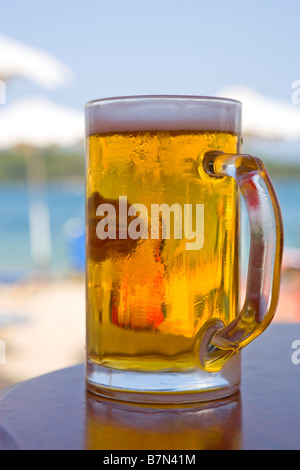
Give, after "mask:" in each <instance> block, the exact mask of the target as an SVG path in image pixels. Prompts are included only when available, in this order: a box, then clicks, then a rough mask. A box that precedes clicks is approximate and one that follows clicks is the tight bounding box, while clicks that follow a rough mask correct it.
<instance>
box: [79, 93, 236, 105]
mask: <svg viewBox="0 0 300 470" xmlns="http://www.w3.org/2000/svg"><path fill="white" fill-rule="evenodd" d="M135 100H136V101H143V100H144V101H148V100H168V101H176V100H180V101H211V102H215V103H221V102H224V103H232V104H235V105H238V106H242V102H241V101H239V100H237V99H234V98H226V97H222V96H205V95H124V96H109V97H106V98H98V99H94V100H89V101H87V102H86V103H85V105H84V107H85V108H89V107H92V106H96V105H97V104H105V103H106V102H107V103H109V102H114V103H115V102H117V101H121V102H123V101H135Z"/></svg>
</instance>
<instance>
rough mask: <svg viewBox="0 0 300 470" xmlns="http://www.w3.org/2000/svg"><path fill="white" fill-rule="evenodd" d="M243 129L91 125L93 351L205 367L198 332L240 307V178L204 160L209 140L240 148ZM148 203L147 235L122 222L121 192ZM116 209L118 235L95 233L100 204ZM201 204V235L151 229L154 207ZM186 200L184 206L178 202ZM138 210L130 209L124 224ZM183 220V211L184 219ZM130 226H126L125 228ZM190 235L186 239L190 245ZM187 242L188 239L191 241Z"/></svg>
mask: <svg viewBox="0 0 300 470" xmlns="http://www.w3.org/2000/svg"><path fill="white" fill-rule="evenodd" d="M239 141H240V136H239V134H238V133H235V132H221V131H218V130H216V131H212V130H208V131H205V130H200V131H196V130H192V131H189V130H186V129H184V130H180V129H179V130H171V131H169V130H167V127H166V130H150V131H144V130H143V131H135V132H129V131H125V132H115V133H113V132H106V133H94V134H91V135H89V136H88V140H87V156H88V162H87V186H86V224H87V227H86V234H87V252H86V253H87V267H86V269H87V359H88V362H89V363H92V364H95V365H99V366H101V367H103V368H109V369H114V370H121V371H144V372H145V371H146V372H167V371H169V372H187V371H194V370H196V369H197V368H198V367H199V351H198V346H199V345H198V343H197V340H198V333H199V330H200V328H201V327H202V326H203V325H204V323H205V322H206V321H207V320H209V319H210V318H219V319H221V320H222V321H223V322H224V323H225V325H227V324H228V323H229V322H231V321H232V320H233V319H234V318H235V317H236V316H237V314H238V309H239V299H238V292H239V266H238V264H239V261H238V260H239V241H238V236H239V198H238V195H237V188H236V183H235V181H234V179H233V178H226V177H223V178H212V177H211V176H209V175H208V174H207V173H206V172H205V171H204V169H203V157H204V154H205V152H207V151H208V150H221V151H223V152H228V153H237V151H238V149H239ZM124 196H126V198H127V204H128V206H127V207H130V205H134V204H143V206H145V207H146V208H147V213H148V224H147V228H148V232H147V235H146V236H145V237H144V238H137V239H132V238H130V237H129V236H128V232H127V237H125V236H126V233H125V232H126V230H125V232H124V223H123V227H121V226H120V220H119V217H118V213H119V212H118V209H119V205H120V202H119V201H120V197H124ZM103 203H104V204H110V205H111V206H112V207H113V208H114V209H115V213H116V214H117V215H116V219H115V224H116V230H115V233H114V235H115V238H109V237H106V238H105V239H100V238H99V237H98V236H97V224H99V221H100V220H101V217H100V216H97V208H98V207H99V205H100V204H103ZM162 203H164V204H167V205H168V207H171V208H172V207H175V206H174V204H175V205H177V206H176V207H182V214H184V210H183V209H184V205H189V207H191V208H192V209H193V212H192V225H193V229H195V227H196V225H197V221H196V211H195V210H194V208H196V205H197V204H198V205H199V204H202V205H203V208H204V218H203V227H202V230H203V243H202V246H201V247H199V249H194V248H195V247H194V246H192V241H191V240H190V239H187V238H186V237H185V231H184V230H183V229H182V231H181V233H182V238H179V237H177V238H175V236H174V223H175V221H174V218H175V216H174V217H173V219H172V216H173V215H174V214H173V213H172V211H171V212H170V219H169V221H170V225H171V228H170V231H169V237H168V238H163V237H162V225H163V219H162V214H160V231H159V235H158V237H156V238H155V239H153V238H151V233H152V232H151V224H152V223H153V220H152V219H151V208H152V207H153V205H155V204H159V205H161V204H162ZM178 205H179V206H178ZM133 220H134V217H133V216H132V215H131V216H128V217H127V222H126V224H127V226H126V227H125V229H128V225H129V224H130V223H131V222H132V221H133ZM181 222H182V225H184V220H183V219H182V220H181ZM124 233H125V235H124ZM187 243H189V245H187ZM187 247H190V248H191V249H187Z"/></svg>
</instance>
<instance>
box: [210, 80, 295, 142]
mask: <svg viewBox="0 0 300 470" xmlns="http://www.w3.org/2000/svg"><path fill="white" fill-rule="evenodd" d="M217 95H218V96H222V97H224V98H234V99H237V100H239V101H241V102H242V103H243V134H244V135H245V136H251V137H257V138H261V139H266V140H276V139H281V140H285V141H290V142H291V141H296V140H298V139H300V106H296V105H295V104H292V102H287V101H284V100H279V99H275V98H271V97H268V96H264V95H262V94H260V93H257V92H256V91H254V90H251V89H249V88H247V87H245V86H236V87H226V88H222V89H220V90H218V92H217Z"/></svg>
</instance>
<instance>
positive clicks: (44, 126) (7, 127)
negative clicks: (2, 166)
mask: <svg viewBox="0 0 300 470" xmlns="http://www.w3.org/2000/svg"><path fill="white" fill-rule="evenodd" d="M83 133H84V118H83V112H81V111H78V110H77V109H71V108H68V107H65V106H61V105H57V104H55V103H53V102H52V101H50V100H48V99H44V98H40V97H33V98H24V99H22V100H19V101H17V102H15V103H13V104H11V105H8V106H6V107H5V108H3V109H1V110H0V148H11V147H16V146H18V145H26V146H30V147H39V148H47V147H51V146H60V147H69V146H72V145H74V144H76V143H78V142H80V141H81V140H83Z"/></svg>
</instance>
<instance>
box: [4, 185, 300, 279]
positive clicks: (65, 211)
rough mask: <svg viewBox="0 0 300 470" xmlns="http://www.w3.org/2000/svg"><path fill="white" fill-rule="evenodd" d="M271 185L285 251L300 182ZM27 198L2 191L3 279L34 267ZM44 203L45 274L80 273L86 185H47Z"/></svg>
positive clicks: (290, 242) (297, 227)
mask: <svg viewBox="0 0 300 470" xmlns="http://www.w3.org/2000/svg"><path fill="white" fill-rule="evenodd" d="M273 183H274V186H275V188H276V192H277V195H278V198H279V201H280V204H281V208H282V215H283V221H284V228H285V246H287V247H294V248H300V180H298V179H290V180H287V179H286V180H285V179H283V180H280V179H278V180H273ZM37 197H39V195H38V194H37ZM31 199H32V195H30V193H29V192H28V188H27V187H26V185H25V184H6V185H3V184H2V185H1V187H0V277H1V280H14V279H16V278H17V277H18V276H23V275H24V274H26V273H30V272H32V270H34V269H35V267H36V266H35V265H34V264H33V261H32V256H31V249H30V246H31V244H30V230H29V215H28V209H29V205H30V200H31ZM43 200H44V202H45V204H46V206H47V208H48V212H49V222H50V233H51V260H50V263H49V265H48V266H47V271H48V272H52V273H54V274H59V275H61V274H64V273H68V272H71V271H73V270H74V269H75V270H79V271H83V270H84V253H83V243H82V240H83V238H82V237H83V236H82V232H83V229H84V226H83V224H84V204H85V201H84V185H83V184H82V183H72V184H59V183H55V184H54V183H53V184H48V186H47V189H46V192H44V193H43ZM242 220H244V221H245V220H246V216H244V215H243V218H242ZM243 225H245V223H244V222H243ZM243 225H242V228H243ZM74 227H75V228H76V230H75V231H74ZM70 233H72V235H73V236H71V235H70ZM75 233H77V236H75V237H74V234H75ZM76 243H77V245H76Z"/></svg>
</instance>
